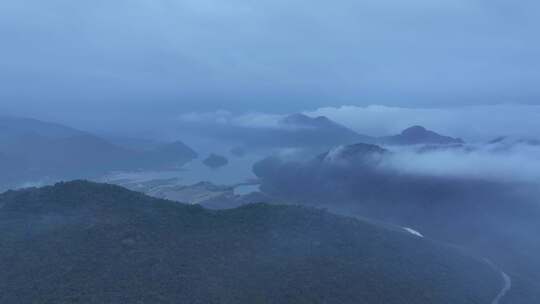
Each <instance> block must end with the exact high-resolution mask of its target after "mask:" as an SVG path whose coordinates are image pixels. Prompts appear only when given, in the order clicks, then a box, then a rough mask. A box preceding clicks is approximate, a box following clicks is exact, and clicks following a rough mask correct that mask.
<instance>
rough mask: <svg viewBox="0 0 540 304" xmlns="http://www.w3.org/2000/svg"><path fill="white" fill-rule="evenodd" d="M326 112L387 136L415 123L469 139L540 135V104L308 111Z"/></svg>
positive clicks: (347, 123)
mask: <svg viewBox="0 0 540 304" xmlns="http://www.w3.org/2000/svg"><path fill="white" fill-rule="evenodd" d="M306 114H308V115H310V116H319V115H323V116H326V117H328V118H330V119H332V120H335V121H336V122H338V123H341V124H343V125H345V126H347V127H349V128H351V129H353V130H355V131H357V132H359V133H362V134H368V135H374V136H385V135H391V134H395V133H399V132H401V131H402V130H403V129H405V128H407V127H410V126H411V125H422V126H424V127H426V128H428V129H432V130H434V131H436V132H439V133H442V134H445V135H449V136H453V137H460V138H464V139H466V140H469V141H482V140H490V139H492V138H494V137H497V136H507V135H510V136H518V137H537V136H538V135H539V134H538V130H540V106H537V105H485V106H462V107H452V108H403V107H389V106H383V105H371V106H366V107H358V106H340V107H324V108H319V109H316V110H313V111H307V112H306Z"/></svg>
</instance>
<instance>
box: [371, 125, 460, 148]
mask: <svg viewBox="0 0 540 304" xmlns="http://www.w3.org/2000/svg"><path fill="white" fill-rule="evenodd" d="M378 142H379V143H381V144H387V145H419V144H440V145H448V144H463V143H464V142H463V140H462V139H460V138H453V137H449V136H444V135H440V134H438V133H436V132H433V131H430V130H427V129H426V128H424V127H422V126H413V127H410V128H407V129H405V130H403V131H402V132H401V133H400V134H398V135H393V136H386V137H381V138H379V140H378Z"/></svg>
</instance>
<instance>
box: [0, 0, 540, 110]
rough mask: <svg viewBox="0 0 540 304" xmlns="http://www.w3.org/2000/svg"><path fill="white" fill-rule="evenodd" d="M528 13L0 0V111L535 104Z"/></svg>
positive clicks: (504, 7)
mask: <svg viewBox="0 0 540 304" xmlns="http://www.w3.org/2000/svg"><path fill="white" fill-rule="evenodd" d="M539 15H540V4H539V2H538V1H532V0H523V1H507V0H489V1H488V0H438V1H433V0H430V1H428V0H411V1H398V0H377V1H375V0H365V1H351V0H343V1H337V2H336V1H316V2H313V1H306V0H288V1H283V0H278V1H275V0H274V1H269V0H259V1H247V0H245V1H240V0H231V1H226V2H224V1H218V0H184V1H172V0H130V1H128V0H119V1H105V0H96V1H88V2H80V1H78V2H74V1H71V0H48V1H42V0H4V1H2V2H0V37H1V39H2V41H1V45H2V48H1V53H0V54H1V56H0V82H1V83H2V85H1V89H0V100H1V101H2V103H1V105H0V110H1V111H3V112H8V113H12V114H17V115H28V116H34V117H41V116H46V115H45V114H43V111H44V110H48V111H47V115H48V116H49V117H42V118H53V119H55V120H57V119H58V118H60V119H61V118H62V117H63V116H67V115H70V117H77V115H79V116H85V115H86V116H88V114H99V115H100V117H101V119H105V118H106V117H109V120H114V119H116V118H126V116H129V117H131V118H133V117H135V116H137V115H138V116H139V118H140V117H145V118H147V119H150V118H152V117H154V116H155V117H159V116H160V115H165V114H170V115H177V114H178V113H185V112H192V111H213V110H215V109H228V110H230V111H233V112H237V111H241V112H253V111H257V112H274V113H275V112H280V113H283V112H293V111H301V110H305V109H313V108H318V107H322V106H340V105H343V104H350V105H357V106H365V105H370V104H383V105H387V106H398V107H443V106H455V105H464V104H466V105H471V104H497V103H507V104H515V103H529V104H534V103H538V97H539V96H540V88H539V87H538V85H537V82H538V79H540V77H539V76H540V75H539V74H540V60H539V58H538V55H537V54H538V53H539V51H540V42H539V40H538V39H536V36H537V29H538V28H540V18H539V17H540V16H539ZM127 110H129V115H127V114H125V113H126V111H127ZM83 114H84V115H83ZM153 115H154V116H153Z"/></svg>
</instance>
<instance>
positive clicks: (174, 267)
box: [0, 181, 502, 304]
mask: <svg viewBox="0 0 540 304" xmlns="http://www.w3.org/2000/svg"><path fill="white" fill-rule="evenodd" d="M0 244H1V248H2V250H0V267H1V269H2V272H0V290H1V292H0V303H22V304H24V303H310V304H312V303H330V304H332V303H336V304H347V303H351V304H352V303H354V304H357V303H386V304H393V303H396V304H397V303H403V304H405V303H415V304H422V303H426V304H427V303H430V304H431V303H441V304H444V303H448V304H455V303H480V304H483V303H491V300H492V299H493V298H495V296H496V295H497V293H498V292H499V290H500V288H501V284H502V282H501V278H500V275H499V273H497V272H496V271H494V270H493V269H492V268H491V267H490V266H489V265H488V264H487V263H485V262H483V261H481V260H478V259H475V258H472V257H469V256H467V255H466V254H463V253H460V252H459V251H457V250H455V249H452V248H451V247H449V246H446V245H443V244H438V243H434V242H431V241H429V240H427V239H423V238H420V237H417V236H414V235H412V234H409V233H406V232H401V231H398V230H388V229H386V228H382V227H379V226H376V225H373V224H371V223H367V222H363V221H359V220H356V219H352V218H346V217H341V216H337V215H333V214H330V213H328V212H325V211H321V210H316V209H311V208H306V207H295V206H271V205H266V204H252V205H246V206H244V207H240V208H237V209H231V210H222V211H210V210H206V209H204V208H202V207H198V206H191V205H184V204H179V203H175V202H170V201H164V200H158V199H153V198H150V197H147V196H145V195H142V194H140V193H136V192H132V191H129V190H126V189H124V188H121V187H117V186H112V185H106V184H96V183H90V182H84V181H75V182H69V183H60V184H57V185H55V186H50V187H45V188H40V189H27V190H20V191H10V192H6V193H4V194H1V195H0Z"/></svg>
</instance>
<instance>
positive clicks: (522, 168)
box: [381, 144, 540, 183]
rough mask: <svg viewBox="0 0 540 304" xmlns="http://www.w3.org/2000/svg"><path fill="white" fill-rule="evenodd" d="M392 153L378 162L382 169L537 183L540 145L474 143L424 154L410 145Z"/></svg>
mask: <svg viewBox="0 0 540 304" xmlns="http://www.w3.org/2000/svg"><path fill="white" fill-rule="evenodd" d="M394 152H395V153H392V155H391V156H390V157H387V158H386V159H385V161H384V162H382V163H381V166H382V168H385V169H389V170H393V171H396V172H399V173H404V174H412V175H424V176H433V177H449V178H465V179H476V180H489V181H495V182H520V183H540V146H532V145H527V144H515V145H514V146H512V147H505V148H503V147H501V146H498V145H476V146H470V147H467V148H464V149H440V150H433V151H429V152H425V153H418V152H417V151H415V150H414V148H403V149H398V150H395V151H394Z"/></svg>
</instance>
